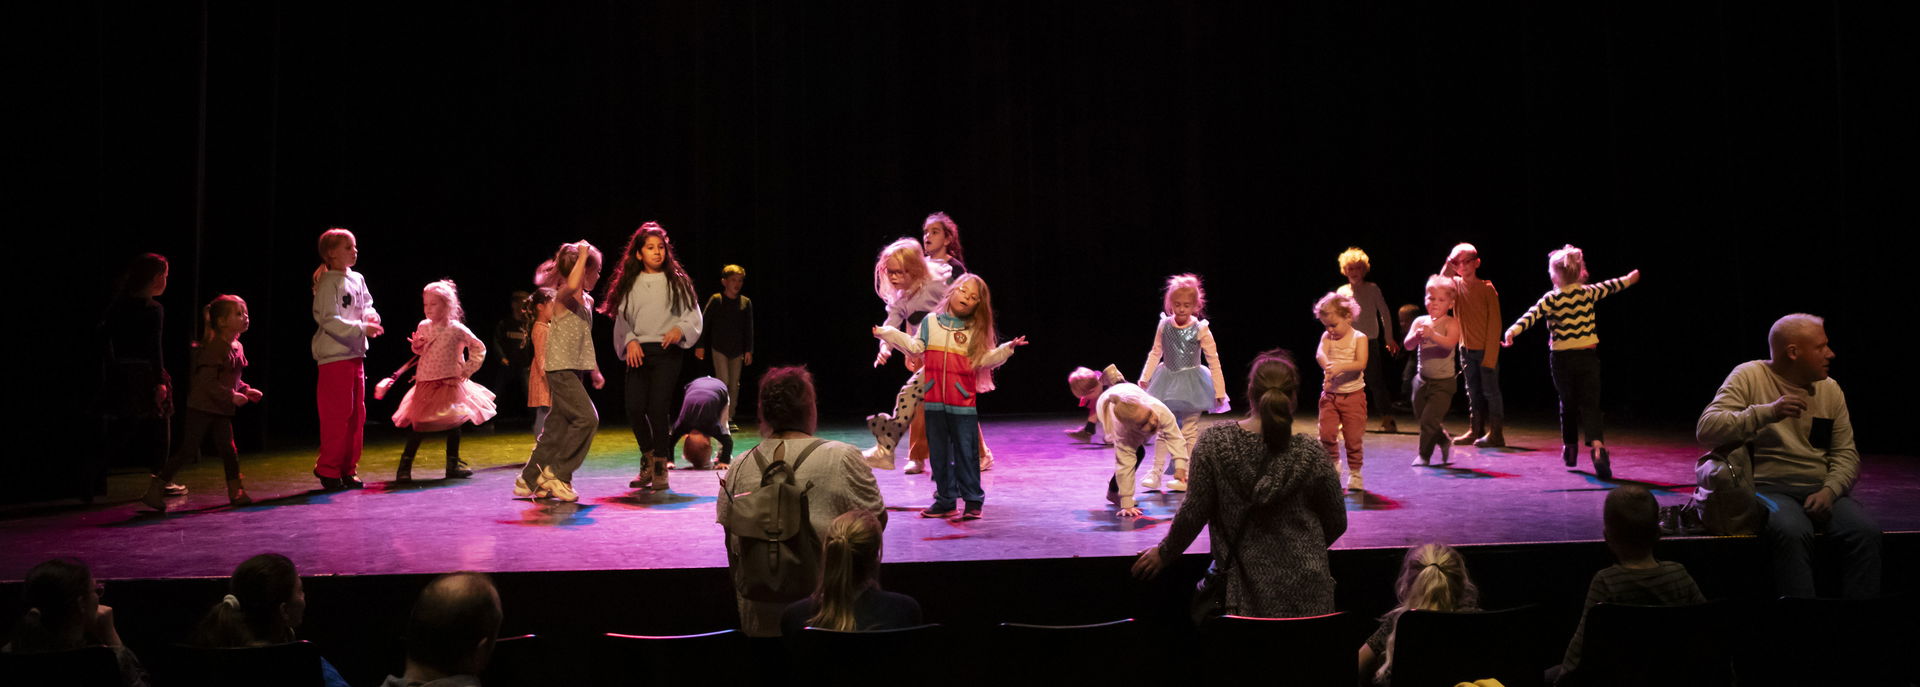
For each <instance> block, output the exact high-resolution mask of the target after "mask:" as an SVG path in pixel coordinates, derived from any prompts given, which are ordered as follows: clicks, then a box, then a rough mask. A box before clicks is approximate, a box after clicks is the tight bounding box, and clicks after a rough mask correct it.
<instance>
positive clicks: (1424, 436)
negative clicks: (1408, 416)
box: [1413, 374, 1460, 460]
mask: <svg viewBox="0 0 1920 687" xmlns="http://www.w3.org/2000/svg"><path fill="white" fill-rule="evenodd" d="M1459 389H1460V378H1458V377H1446V378H1442V379H1428V378H1427V377H1426V376H1425V375H1420V374H1415V375H1414V376H1413V416H1414V418H1416V419H1418V420H1419V421H1420V459H1421V460H1426V459H1429V458H1432V457H1433V447H1435V446H1439V445H1441V444H1446V443H1448V442H1450V441H1453V440H1452V439H1451V438H1448V437H1447V428H1446V427H1445V426H1444V425H1443V424H1442V423H1444V422H1446V419H1447V410H1448V409H1450V408H1451V407H1452V406H1453V392H1455V391H1458V390H1459Z"/></svg>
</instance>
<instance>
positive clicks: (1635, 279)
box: [1627, 270, 1640, 285]
mask: <svg viewBox="0 0 1920 687" xmlns="http://www.w3.org/2000/svg"><path fill="white" fill-rule="evenodd" d="M1638 283H1640V270H1634V271H1632V272H1628V273H1627V284H1629V285H1631V284H1638Z"/></svg>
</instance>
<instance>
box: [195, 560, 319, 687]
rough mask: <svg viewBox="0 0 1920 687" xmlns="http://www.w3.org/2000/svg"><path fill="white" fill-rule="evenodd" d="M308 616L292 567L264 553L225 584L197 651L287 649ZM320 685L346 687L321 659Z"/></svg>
mask: <svg viewBox="0 0 1920 687" xmlns="http://www.w3.org/2000/svg"><path fill="white" fill-rule="evenodd" d="M306 613H307V593H306V591H305V590H304V589H303V588H302V587H301V585H300V571H299V570H297V569H295V568H294V567H293V561H292V560H289V559H288V558H287V557H286V556H282V555H280V554H277V553H263V554H260V555H258V556H254V557H252V558H249V559H247V560H245V561H242V562H241V563H240V566H239V567H236V568H234V569H233V578H232V579H230V580H228V582H227V595H226V596H225V597H224V598H222V599H221V600H220V602H219V603H216V604H214V605H213V608H211V609H208V610H207V614H206V616H204V617H202V618H201V619H200V626H199V627H198V628H195V630H194V633H193V640H192V642H191V644H192V645H193V646H199V647H206V648H209V649H239V648H244V647H253V646H271V645H274V644H286V643H288V642H292V641H294V640H296V639H298V638H297V637H295V636H294V631H295V630H297V629H299V628H300V623H301V622H302V621H303V620H305V618H306ZM320 679H321V681H322V683H323V684H325V685H326V687H346V684H347V681H346V680H345V679H343V678H341V677H340V671H339V670H336V669H334V667H333V664H331V663H328V662H327V659H325V658H322V659H320Z"/></svg>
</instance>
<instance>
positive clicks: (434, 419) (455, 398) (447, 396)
mask: <svg viewBox="0 0 1920 687" xmlns="http://www.w3.org/2000/svg"><path fill="white" fill-rule="evenodd" d="M498 412H499V410H497V409H495V408H494V406H493V392H491V391H488V390H487V388H486V387H484V386H480V385H479V384H475V383H473V381H472V380H466V379H456V378H447V379H434V380H429V381H425V382H414V384H413V388H411V389H408V390H407V395H406V397H404V398H401V399H400V407H399V408H398V409H396V410H394V411H393V424H394V426H396V427H412V428H413V429H414V431H419V432H441V431H446V430H449V429H453V428H455V427H459V426H460V425H462V424H464V423H468V422H471V423H473V424H476V425H477V424H480V423H482V422H486V421H487V420H490V419H492V418H493V416H494V415H495V414H496V413H498Z"/></svg>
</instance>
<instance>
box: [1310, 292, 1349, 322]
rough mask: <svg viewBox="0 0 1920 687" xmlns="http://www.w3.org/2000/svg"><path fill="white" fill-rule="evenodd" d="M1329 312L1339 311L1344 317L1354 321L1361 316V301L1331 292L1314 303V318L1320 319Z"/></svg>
mask: <svg viewBox="0 0 1920 687" xmlns="http://www.w3.org/2000/svg"><path fill="white" fill-rule="evenodd" d="M1328 310H1336V311H1339V313H1340V314H1341V315H1342V316H1345V317H1347V318H1348V319H1352V318H1354V317H1356V316H1358V315H1359V314H1360V301H1356V300H1354V299H1353V297H1352V296H1349V295H1347V294H1344V293H1340V292H1339V291H1330V292H1328V293H1327V295H1325V296H1321V297H1320V300H1317V301H1314V302H1313V316H1314V317H1315V318H1318V317H1320V314H1321V313H1324V312H1326V311H1328Z"/></svg>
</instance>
